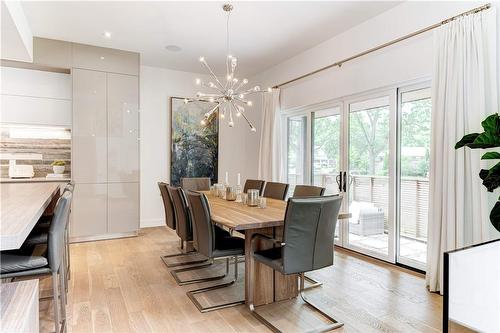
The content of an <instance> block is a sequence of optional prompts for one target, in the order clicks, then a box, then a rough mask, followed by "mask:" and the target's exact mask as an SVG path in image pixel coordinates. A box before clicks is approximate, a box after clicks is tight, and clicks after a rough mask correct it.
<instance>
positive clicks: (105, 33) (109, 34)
mask: <svg viewBox="0 0 500 333" xmlns="http://www.w3.org/2000/svg"><path fill="white" fill-rule="evenodd" d="M102 35H103V36H104V37H105V38H111V32H109V31H104V33H103V34H102Z"/></svg>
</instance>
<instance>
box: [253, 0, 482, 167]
mask: <svg viewBox="0 0 500 333" xmlns="http://www.w3.org/2000/svg"><path fill="white" fill-rule="evenodd" d="M481 4H483V3H480V2H457V1H455V2H405V3H403V4H401V5H399V6H396V7H394V8H392V9H390V10H388V11H386V12H384V13H382V14H380V15H378V16H376V17H373V18H371V19H370V20H367V21H365V22H363V23H361V24H359V25H357V26H355V27H353V28H352V29H350V30H347V31H345V32H344V33H342V34H339V35H337V36H335V37H333V38H331V39H329V40H327V41H325V42H323V43H321V44H319V45H317V46H315V47H313V48H311V49H309V50H306V51H304V52H302V53H300V54H298V55H296V56H294V57H292V58H290V59H288V60H287V61H284V62H282V63H280V64H278V65H276V66H274V67H272V68H270V69H268V70H266V71H265V72H263V73H261V74H258V75H256V76H255V77H254V78H252V81H254V82H256V83H259V84H261V85H262V86H274V85H276V84H279V83H282V82H286V81H288V80H290V79H293V78H295V77H298V76H300V75H302V74H305V73H308V72H311V71H313V70H316V69H318V68H321V67H324V66H327V65H329V64H331V63H333V62H336V61H338V60H341V59H344V58H347V57H349V56H352V55H354V54H357V53H359V52H362V51H365V50H368V49H370V48H373V47H375V46H378V45H380V44H383V43H386V42H388V41H391V40H393V39H396V38H398V37H401V36H404V35H406V34H409V33H411V32H414V31H417V30H419V29H422V28H424V27H427V26H430V25H432V24H434V23H436V22H440V21H441V20H444V19H446V18H449V17H451V16H454V15H457V14H459V13H462V12H465V11H467V10H469V9H472V8H475V7H478V6H480V5H481ZM432 40H433V39H432V32H427V33H424V34H422V35H419V36H417V37H413V38H411V39H409V40H406V41H403V42H401V43H398V44H396V45H393V46H390V47H387V48H385V49H382V50H380V51H377V52H375V53H372V54H369V55H366V56H363V57H361V58H358V59H356V60H353V61H351V62H348V63H346V64H344V65H343V66H342V67H341V68H338V67H336V68H332V69H329V70H326V71H323V72H321V73H318V74H316V75H314V76H310V77H308V78H305V79H303V80H300V81H298V82H295V83H292V84H289V85H287V86H285V87H284V88H282V93H281V104H282V108H283V109H284V110H287V109H293V108H297V107H300V106H305V105H310V104H314V103H319V102H324V101H328V100H331V99H335V98H339V97H343V96H347V95H352V94H355V93H361V92H365V91H368V90H371V89H376V88H381V87H384V86H388V85H392V84H398V83H404V82H407V81H411V80H415V79H425V78H427V79H429V78H430V77H431V74H432V66H433V64H432V56H433V54H432ZM256 108H257V109H258V110H259V111H258V112H256V113H255V114H253V115H252V117H253V119H255V122H256V123H257V124H260V122H261V120H260V118H261V117H260V116H261V112H260V105H258V106H257V105H256ZM248 137H249V136H248V135H247V138H246V146H247V149H246V151H247V154H248V155H249V157H250V158H249V160H250V161H254V160H257V158H258V151H259V149H258V144H257V145H255V144H253V143H250V140H249V139H248ZM248 168H249V169H255V168H256V165H255V166H253V165H249V166H248Z"/></svg>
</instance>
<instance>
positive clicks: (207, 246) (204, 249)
mask: <svg viewBox="0 0 500 333" xmlns="http://www.w3.org/2000/svg"><path fill="white" fill-rule="evenodd" d="M187 197H188V199H189V211H190V214H191V218H192V221H193V229H194V246H195V248H196V250H197V251H198V252H199V253H201V254H203V255H205V256H206V257H208V258H210V260H214V259H216V258H226V273H225V274H224V275H222V276H217V277H207V278H202V279H197V280H191V281H194V282H202V281H211V280H215V279H221V278H223V277H225V276H226V275H228V274H229V258H233V259H234V278H233V279H232V280H231V281H230V282H226V283H222V284H217V285H215V286H211V287H206V288H200V289H195V290H191V291H188V292H187V293H186V294H187V296H188V297H189V299H191V301H192V302H193V303H194V305H195V306H196V307H197V308H198V310H199V311H200V312H208V311H213V310H217V309H222V308H227V307H230V306H234V305H238V304H243V303H245V300H244V299H241V300H238V301H232V302H227V303H222V304H218V305H213V306H208V307H204V306H203V305H202V304H201V303H200V302H199V301H198V300H197V298H196V296H195V295H197V294H201V293H204V292H208V291H212V290H216V289H221V288H226V287H229V286H231V285H233V284H234V283H235V282H236V281H237V280H238V256H242V255H244V254H245V240H244V239H243V238H239V237H234V236H231V234H229V232H227V231H225V230H223V229H222V228H219V227H218V226H216V225H215V224H213V223H212V219H211V216H210V206H209V204H208V200H207V198H206V196H205V195H204V194H203V193H199V192H192V191H191V192H188V194H187ZM196 269H200V267H190V268H183V269H179V270H176V271H173V272H172V274H173V275H174V277H175V276H176V275H177V274H178V273H180V272H186V271H193V270H196Z"/></svg>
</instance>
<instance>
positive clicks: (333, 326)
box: [299, 273, 344, 332]
mask: <svg viewBox="0 0 500 333" xmlns="http://www.w3.org/2000/svg"><path fill="white" fill-rule="evenodd" d="M299 278H300V289H299V294H300V298H302V300H303V301H304V302H305V303H306V304H307V305H308V306H310V307H311V308H312V309H314V310H316V311H317V312H319V313H321V314H322V315H323V316H324V317H325V318H327V319H329V320H331V321H332V324H329V325H326V326H324V327H322V328H319V329H317V330H314V332H328V331H330V330H333V329H336V328H339V327H342V326H344V323H339V322H338V321H337V320H336V319H335V318H333V317H332V316H330V315H329V314H327V313H325V312H324V311H323V310H322V309H321V308H319V307H318V306H316V305H314V304H313V303H311V302H310V301H309V300H308V299H307V298H306V296H305V295H304V279H305V278H304V273H300V274H299Z"/></svg>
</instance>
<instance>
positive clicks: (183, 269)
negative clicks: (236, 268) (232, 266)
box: [170, 258, 229, 286]
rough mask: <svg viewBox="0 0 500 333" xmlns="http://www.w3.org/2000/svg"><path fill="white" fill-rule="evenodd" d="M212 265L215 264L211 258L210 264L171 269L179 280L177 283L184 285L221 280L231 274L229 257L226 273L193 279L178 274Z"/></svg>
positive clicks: (176, 279) (176, 280) (171, 272)
mask: <svg viewBox="0 0 500 333" xmlns="http://www.w3.org/2000/svg"><path fill="white" fill-rule="evenodd" d="M212 265H213V261H212V260H210V262H209V263H208V264H204V265H199V266H194V267H188V268H179V269H174V270H171V271H170V274H172V276H173V277H174V279H175V282H177V284H178V285H179V286H184V285H187V284H193V283H198V282H208V281H214V280H220V279H223V278H225V277H226V276H227V275H228V274H229V258H227V259H226V273H224V274H223V275H216V276H210V277H205V278H198V279H191V280H181V279H180V278H179V276H178V273H182V272H189V271H195V270H198V269H203V268H207V267H210V266H212Z"/></svg>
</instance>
